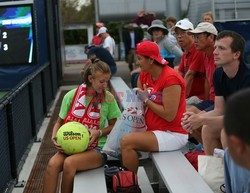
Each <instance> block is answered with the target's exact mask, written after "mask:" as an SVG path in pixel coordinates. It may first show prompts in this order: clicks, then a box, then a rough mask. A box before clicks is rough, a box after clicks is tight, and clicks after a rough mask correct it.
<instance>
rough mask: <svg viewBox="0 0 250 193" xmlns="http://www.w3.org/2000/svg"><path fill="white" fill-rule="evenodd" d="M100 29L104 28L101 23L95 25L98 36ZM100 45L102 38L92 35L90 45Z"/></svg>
mask: <svg viewBox="0 0 250 193" xmlns="http://www.w3.org/2000/svg"><path fill="white" fill-rule="evenodd" d="M101 27H104V24H103V23H96V34H98V32H99V29H100V28H101ZM101 43H102V37H100V36H98V35H94V36H93V39H92V44H93V45H95V46H99V45H101Z"/></svg>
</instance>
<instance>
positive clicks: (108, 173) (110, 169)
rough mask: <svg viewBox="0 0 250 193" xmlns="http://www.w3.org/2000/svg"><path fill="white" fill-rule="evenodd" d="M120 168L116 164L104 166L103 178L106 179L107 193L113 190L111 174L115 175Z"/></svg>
mask: <svg viewBox="0 0 250 193" xmlns="http://www.w3.org/2000/svg"><path fill="white" fill-rule="evenodd" d="M121 170H122V168H120V167H118V166H111V167H109V166H107V165H105V166H104V173H105V179H106V186H107V190H108V193H112V192H113V190H112V189H113V181H112V180H113V179H112V178H113V175H116V174H117V173H118V172H119V171H121Z"/></svg>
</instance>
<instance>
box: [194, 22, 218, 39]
mask: <svg viewBox="0 0 250 193" xmlns="http://www.w3.org/2000/svg"><path fill="white" fill-rule="evenodd" d="M189 32H190V33H194V34H198V33H203V32H208V33H210V34H214V35H216V36H217V35H218V31H217V30H216V28H215V27H214V25H213V24H211V23H208V22H201V23H199V24H198V25H197V27H196V28H195V29H194V30H191V31H189Z"/></svg>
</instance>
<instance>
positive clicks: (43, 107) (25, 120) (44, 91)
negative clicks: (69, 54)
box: [0, 63, 55, 192]
mask: <svg viewBox="0 0 250 193" xmlns="http://www.w3.org/2000/svg"><path fill="white" fill-rule="evenodd" d="M50 67H51V66H50V64H49V63H47V64H45V65H43V66H42V67H41V68H39V69H38V70H37V71H36V72H34V73H33V74H31V75H30V76H28V77H27V78H26V79H25V80H24V81H22V82H21V83H20V84H19V85H18V86H17V87H15V88H14V89H12V90H11V91H9V92H8V94H6V95H5V96H4V97H3V98H1V100H0V163H1V164H0V174H1V175H0V192H9V191H11V189H12V188H13V186H14V185H15V184H17V183H18V175H19V173H20V171H21V169H22V166H23V164H24V161H25V159H26V157H27V154H28V152H29V147H30V146H31V145H32V143H33V142H34V141H35V140H36V135H37V133H38V130H39V128H40V126H41V123H42V121H43V119H44V117H45V116H46V115H47V113H48V110H49V107H50V105H51V104H52V101H53V99H54V96H53V90H52V85H53V84H55V83H52V78H51V68H50Z"/></svg>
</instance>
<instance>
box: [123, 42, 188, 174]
mask: <svg viewBox="0 0 250 193" xmlns="http://www.w3.org/2000/svg"><path fill="white" fill-rule="evenodd" d="M136 54H137V64H138V65H139V66H140V68H141V70H142V72H141V73H140V76H139V79H138V83H137V85H138V87H139V90H138V96H139V98H140V99H141V100H142V101H143V102H144V104H145V108H146V111H145V112H146V113H145V122H146V125H147V131H145V132H134V133H130V134H127V135H125V136H124V137H123V138H122V140H121V152H122V164H123V166H124V167H126V168H127V169H128V170H131V171H133V172H137V169H138V164H139V160H138V154H137V152H138V151H144V152H158V151H173V150H177V149H181V148H182V147H184V146H185V145H186V143H187V141H188V134H187V132H186V131H185V130H184V129H183V128H182V126H181V118H182V115H183V113H184V112H185V111H186V101H185V83H184V79H183V78H182V77H181V76H180V75H179V74H178V73H177V72H176V71H175V70H174V69H172V68H170V67H169V66H168V65H167V64H168V62H167V61H166V60H164V59H163V58H162V57H161V56H160V51H159V46H158V45H157V44H156V43H154V42H151V41H144V42H141V43H139V44H137V46H136Z"/></svg>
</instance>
